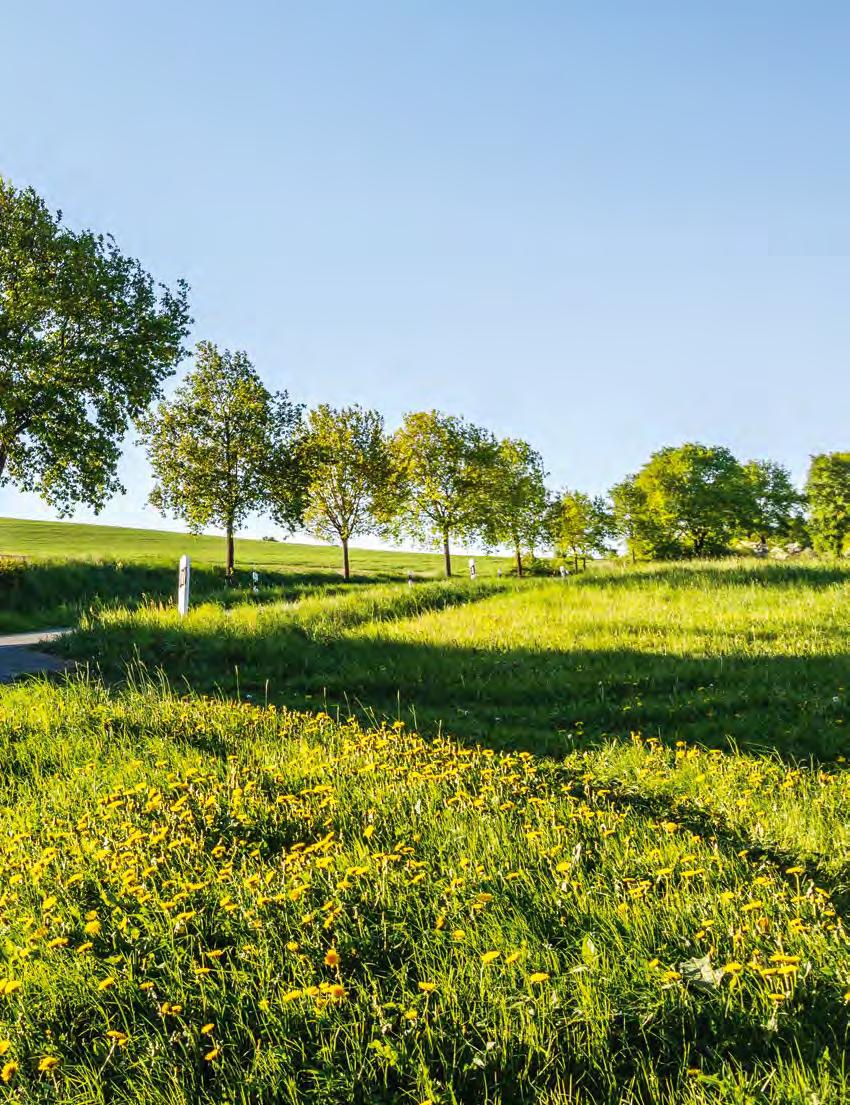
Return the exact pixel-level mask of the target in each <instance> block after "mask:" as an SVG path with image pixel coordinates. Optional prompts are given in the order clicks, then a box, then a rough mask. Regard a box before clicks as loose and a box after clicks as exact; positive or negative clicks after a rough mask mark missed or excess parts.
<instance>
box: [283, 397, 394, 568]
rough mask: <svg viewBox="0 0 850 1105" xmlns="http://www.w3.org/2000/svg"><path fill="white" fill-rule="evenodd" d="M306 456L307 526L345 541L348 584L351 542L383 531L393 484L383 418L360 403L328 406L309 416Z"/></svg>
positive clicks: (319, 534) (330, 538)
mask: <svg viewBox="0 0 850 1105" xmlns="http://www.w3.org/2000/svg"><path fill="white" fill-rule="evenodd" d="M301 457H302V461H303V467H304V471H305V473H306V507H305V511H304V522H305V525H306V527H307V529H308V530H309V531H310V532H311V533H313V534H314V535H315V536H316V537H320V538H322V539H323V540H326V541H339V543H340V544H341V545H342V574H343V579H345V580H348V579H349V578H350V575H351V569H350V565H349V558H348V543H349V541H350V540H351V538H352V537H354V536H356V535H357V534H362V533H371V532H374V531H375V530H376V529H377V528H379V526H380V519H381V518H382V517H383V516H384V515H385V513H386V501H387V495H388V493H390V489H391V486H392V475H393V467H392V462H391V458H390V451H389V446H388V442H387V438H386V436H385V434H384V420H383V417H382V416H381V415H380V414H379V413H378V411H374V410H367V409H365V408H363V407H360V406H358V405H354V406H351V407H344V408H342V409H341V410H336V409H334V408H333V407H330V406H328V405H327V404H326V403H322V404H321V405H320V406H318V407H316V408H315V409H314V410H311V411H310V413H309V414H308V416H307V420H306V426H305V432H304V435H303V438H302V442H301Z"/></svg>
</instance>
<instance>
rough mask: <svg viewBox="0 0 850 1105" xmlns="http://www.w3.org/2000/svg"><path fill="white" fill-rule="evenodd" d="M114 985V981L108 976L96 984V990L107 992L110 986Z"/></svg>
mask: <svg viewBox="0 0 850 1105" xmlns="http://www.w3.org/2000/svg"><path fill="white" fill-rule="evenodd" d="M114 985H115V979H114V978H113V977H112V975H110V976H109V977H108V978H103V979H101V980H100V982H99V983H98V984H97V988H98V990H108V989H109V988H110V986H114Z"/></svg>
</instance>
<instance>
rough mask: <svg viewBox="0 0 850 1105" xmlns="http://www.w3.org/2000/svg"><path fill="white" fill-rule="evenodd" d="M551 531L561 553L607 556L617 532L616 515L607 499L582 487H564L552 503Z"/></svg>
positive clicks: (575, 558) (576, 559)
mask: <svg viewBox="0 0 850 1105" xmlns="http://www.w3.org/2000/svg"><path fill="white" fill-rule="evenodd" d="M548 528H549V535H550V540H551V541H552V544H553V545H554V547H555V549H556V551H557V554H558V556H562V557H565V558H567V557H571V558H572V560H573V563H574V565H575V568H576V571H577V570H578V562H579V560H580V559H581V560H583V561H586V560H587V558H588V557H589V556H605V555H606V554H607V553H608V552H610V549H609V544H610V541H611V538H612V537H613V535H614V518H613V516H612V513H611V509H610V507H609V506H608V504H607V503H606V502H605V500H604V499H603V498H602V497H601V496H599V495H597V496H594V497H593V498H591V496H590V495H585V494H584V492H582V491H563V492H562V493H561V494H560V495H559V496H558V497H557V498H556V499H555V500H554V501H553V502H552V503H551V504H550V507H549V516H548Z"/></svg>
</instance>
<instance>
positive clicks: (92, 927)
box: [83, 919, 100, 936]
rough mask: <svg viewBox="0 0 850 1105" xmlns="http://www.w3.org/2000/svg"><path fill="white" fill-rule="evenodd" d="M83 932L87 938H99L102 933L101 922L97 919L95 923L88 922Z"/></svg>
mask: <svg viewBox="0 0 850 1105" xmlns="http://www.w3.org/2000/svg"><path fill="white" fill-rule="evenodd" d="M83 932H84V933H85V934H86V936H97V935H98V933H99V932H100V921H98V920H97V919H95V920H94V921H86V923H85V924H84V925H83Z"/></svg>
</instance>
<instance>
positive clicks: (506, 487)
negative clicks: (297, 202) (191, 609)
mask: <svg viewBox="0 0 850 1105" xmlns="http://www.w3.org/2000/svg"><path fill="white" fill-rule="evenodd" d="M191 321H192V320H191V318H190V317H189V311H188V288H187V286H186V284H185V283H184V282H182V281H178V282H177V284H176V285H175V287H174V288H173V289H169V288H167V287H166V286H164V285H162V284H157V283H155V282H154V280H153V278H152V277H151V276H150V275H149V274H148V273H147V272H145V270H144V269H143V268H142V266H141V265H140V264H139V262H138V261H136V260H134V259H132V258H128V257H125V256H124V255H123V254H122V253H121V252H120V251H119V249H118V247H117V246H116V244H115V242H114V241H113V240H112V239H111V238H110V237H104V236H103V235H97V234H94V233H92V232H91V231H75V230H72V229H70V228H68V227H67V226H66V225H65V224H64V223H63V220H62V215H61V212H57V213H55V214H54V213H51V212H50V211H49V210H48V208H47V206H46V205H45V203H44V201H43V200H42V199H41V198H40V197H39V196H38V195H37V194H36V193H35V192H34V191H33V190H32V189H16V188H15V187H14V186H13V185H11V184H10V183H9V182H7V181H5V180H3V178H0V486H2V485H3V484H6V483H10V482H11V483H13V484H15V485H16V486H17V487H19V488H20V489H22V490H25V491H35V492H37V493H39V494H40V495H41V496H42V497H43V498H44V499H45V500H46V501H47V502H49V503H50V504H51V505H53V506H54V507H55V508H56V509H57V510H58V512H59V513H60V514H68V513H70V512H71V510H72V509H73V507H74V505H76V504H78V503H81V504H86V505H88V506H90V507H92V508H93V509H94V510H95V511H98V510H100V509H101V508H102V507H103V505H104V504H105V502H106V501H107V499H108V498H109V497H110V496H111V495H112V494H114V493H115V492H118V491H121V490H123V488H122V487H121V485H120V482H119V480H118V475H117V466H118V460H119V457H120V450H121V442H122V440H123V438H124V436H125V434H126V432H127V430H128V428H129V426H130V425H131V424H135V425H136V426H137V427H138V428H139V430H140V433H141V439H142V441H143V442H144V444H145V445H146V447H147V452H148V457H149V459H150V463H151V466H152V468H153V473H154V477H155V484H154V489H153V492H152V494H151V502H152V503H153V504H154V505H155V506H156V507H157V508H158V509H159V510H161V511H162V512H164V513H171V514H174V515H175V516H177V517H179V518H182V519H183V520H184V521H185V522H186V524H187V526H188V527H189V528H190V530H193V531H199V530H201V529H204V528H206V527H209V526H218V527H221V528H222V529H223V530H224V531H225V534H226V539H227V545H226V548H227V553H226V565H227V572H228V575H232V572H233V566H234V563H233V562H234V535H235V534H236V533H237V532H238V530H239V529H240V527H241V526H243V525H244V523H245V521H246V519H247V518H248V516H249V515H252V514H255V513H261V514H266V515H267V516H269V517H271V518H272V519H273V520H274V521H275V522H276V523H278V524H279V525H280V526H282V527H283V528H284V530H286V531H288V532H292V531H293V530H294V529H296V528H300V527H305V528H306V529H307V530H308V531H309V532H310V533H312V534H314V535H315V536H316V537H318V538H320V539H322V540H326V541H333V542H336V543H338V544H339V545H340V547H341V551H342V566H343V575H344V577H345V578H346V579H348V577H349V574H350V566H349V544H350V542H351V541H352V540H354V539H356V538H358V537H361V536H363V535H364V534H369V533H373V534H379V535H383V536H387V537H394V538H397V539H398V538H402V537H407V538H409V539H412V540H414V541H417V542H420V543H423V544H429V545H432V546H434V547H437V548H439V549H441V550H442V552H443V555H444V557H445V570H446V574H447V575H451V569H452V566H451V550H452V546H453V545H454V544H455V543H457V542H460V543H463V544H467V545H469V544H475V545H479V546H482V547H485V548H488V549H497V548H507V549H509V550H510V552H511V554H512V556H513V558H514V561H515V564H516V572H517V574H518V575H522V574H523V572H524V571H525V570H526V569H527V567H528V566H529V565H532V566H533V565H534V564H535V563H536V557H537V554H538V553H539V552H540V551H543V550H546V551H550V550H551V551H552V552H554V554H555V556H556V557H558V558H559V559H561V560H562V562H563V561H568V562H569V563H570V564H571V566H572V567H573V568H575V569H578V568H579V566H580V565H581V564H583V563H584V562H586V560H587V558H588V557H596V556H604V555H610V554H611V553H612V552H614V551H619V550H621V549H622V548H625V549H626V551H627V552H628V553H629V554H630V555H631V556H632V557H634V558H652V559H672V558H679V557H706V556H717V555H720V554H723V553H725V552H727V551H728V550H730V549H734V548H742V547H751V548H754V549H756V550H758V551H761V552H764V551H766V550H767V548H768V547H769V546H770V545H775V544H784V545H785V546H786V547H796V548H803V547H807V546H811V547H813V548H814V549H815V550H816V551H818V552H820V553H824V554H829V555H836V556H838V555H843V554H846V553H847V552H848V551H850V453H828V454H821V455H818V456H815V457H813V458H812V462H811V467H810V470H809V475H808V479H807V481H806V485H805V488H804V489H803V490H802V491H800V490H798V489H797V488H795V487H794V485H793V482H792V480H791V477H790V474H789V472H788V471H787V469H785V468H784V467H783V466H782V465H781V464H777V463H775V462H773V461H766V460H751V461H747V462H745V463H742V462H740V461H739V460H738V459H736V458H735V457H734V456H733V455H732V453H731V452H730V451H729V450H728V449H725V448H722V447H719V446H706V445H701V444H696V443H689V444H685V445H680V446H676V447H669V448H665V449H661V450H659V451H658V452H656V453H653V454H652V456H651V457H650V458H649V459H648V460H647V462H646V463H645V464H644V465H643V466H642V467H641V468H640V470H639V471H637V472H636V473H634V474H632V475H630V476H628V477H627V478H626V479H624V480H622V481H621V482H620V483H618V484H617V485H616V486H615V487H613V488H612V489H611V491H610V492H609V494H608V495H607V496H590V495H587V494H584V493H583V492H581V491H575V490H563V491H560V492H557V493H556V492H552V491H551V490H550V489H549V488H548V487H547V485H546V475H547V474H546V471H545V469H544V465H543V461H542V459H541V457H540V454H539V453H538V452H537V451H536V450H535V449H534V448H532V446H531V445H530V444H529V443H528V442H525V441H522V440H520V439H515V438H505V439H502V440H499V439H498V438H497V437H496V436H495V435H494V434H492V433H491V432H490V431H489V430H487V429H485V428H483V427H481V426H477V425H474V424H473V423H470V422H468V421H466V420H465V419H463V418H460V417H458V416H456V415H452V414H445V413H442V412H440V411H435V410H432V411H417V412H413V413H410V414H407V415H406V416H405V417H404V419H403V421H402V424H401V426H399V427H398V428H397V429H395V430H394V431H393V432H388V431H387V429H386V427H385V425H384V420H383V417H382V416H381V414H380V413H378V412H377V411H374V410H368V409H365V408H363V407H360V406H358V405H354V406H350V407H344V408H334V407H331V406H329V405H328V404H321V405H320V406H318V407H316V408H315V409H314V410H311V411H306V410H305V409H304V407H303V406H302V405H301V404H299V403H297V402H295V401H294V400H293V399H291V398H290V396H289V395H288V394H287V393H286V392H270V391H269V390H268V388H267V387H266V386H265V384H264V383H263V381H262V380H261V378H260V376H259V375H258V373H257V371H256V370H255V368H254V366H253V365H252V364H251V362H250V360H249V359H248V357H247V355H246V354H245V353H244V352H241V351H236V352H229V351H228V350H223V351H222V350H219V349H218V348H217V347H216V346H215V345H213V344H212V343H210V342H201V343H200V344H199V345H198V346H197V349H196V356H195V363H194V367H193V368H192V369H191V371H190V372H189V373H188V374H187V376H186V377H185V379H184V380H183V381H182V383H181V384H180V385H179V386H178V387H177V388H176V390H175V392H174V394H173V396H172V398H171V399H170V400H168V401H164V400H163V398H162V385H163V383H164V381H165V380H166V379H167V378H168V377H169V376H171V375H172V374H173V373H174V371H175V369H176V366H177V364H178V363H179V362H180V360H181V359H182V358H183V357H184V356H185V354H186V349H185V348H184V342H185V340H186V337H187V335H188V332H189V327H190V324H191Z"/></svg>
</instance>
